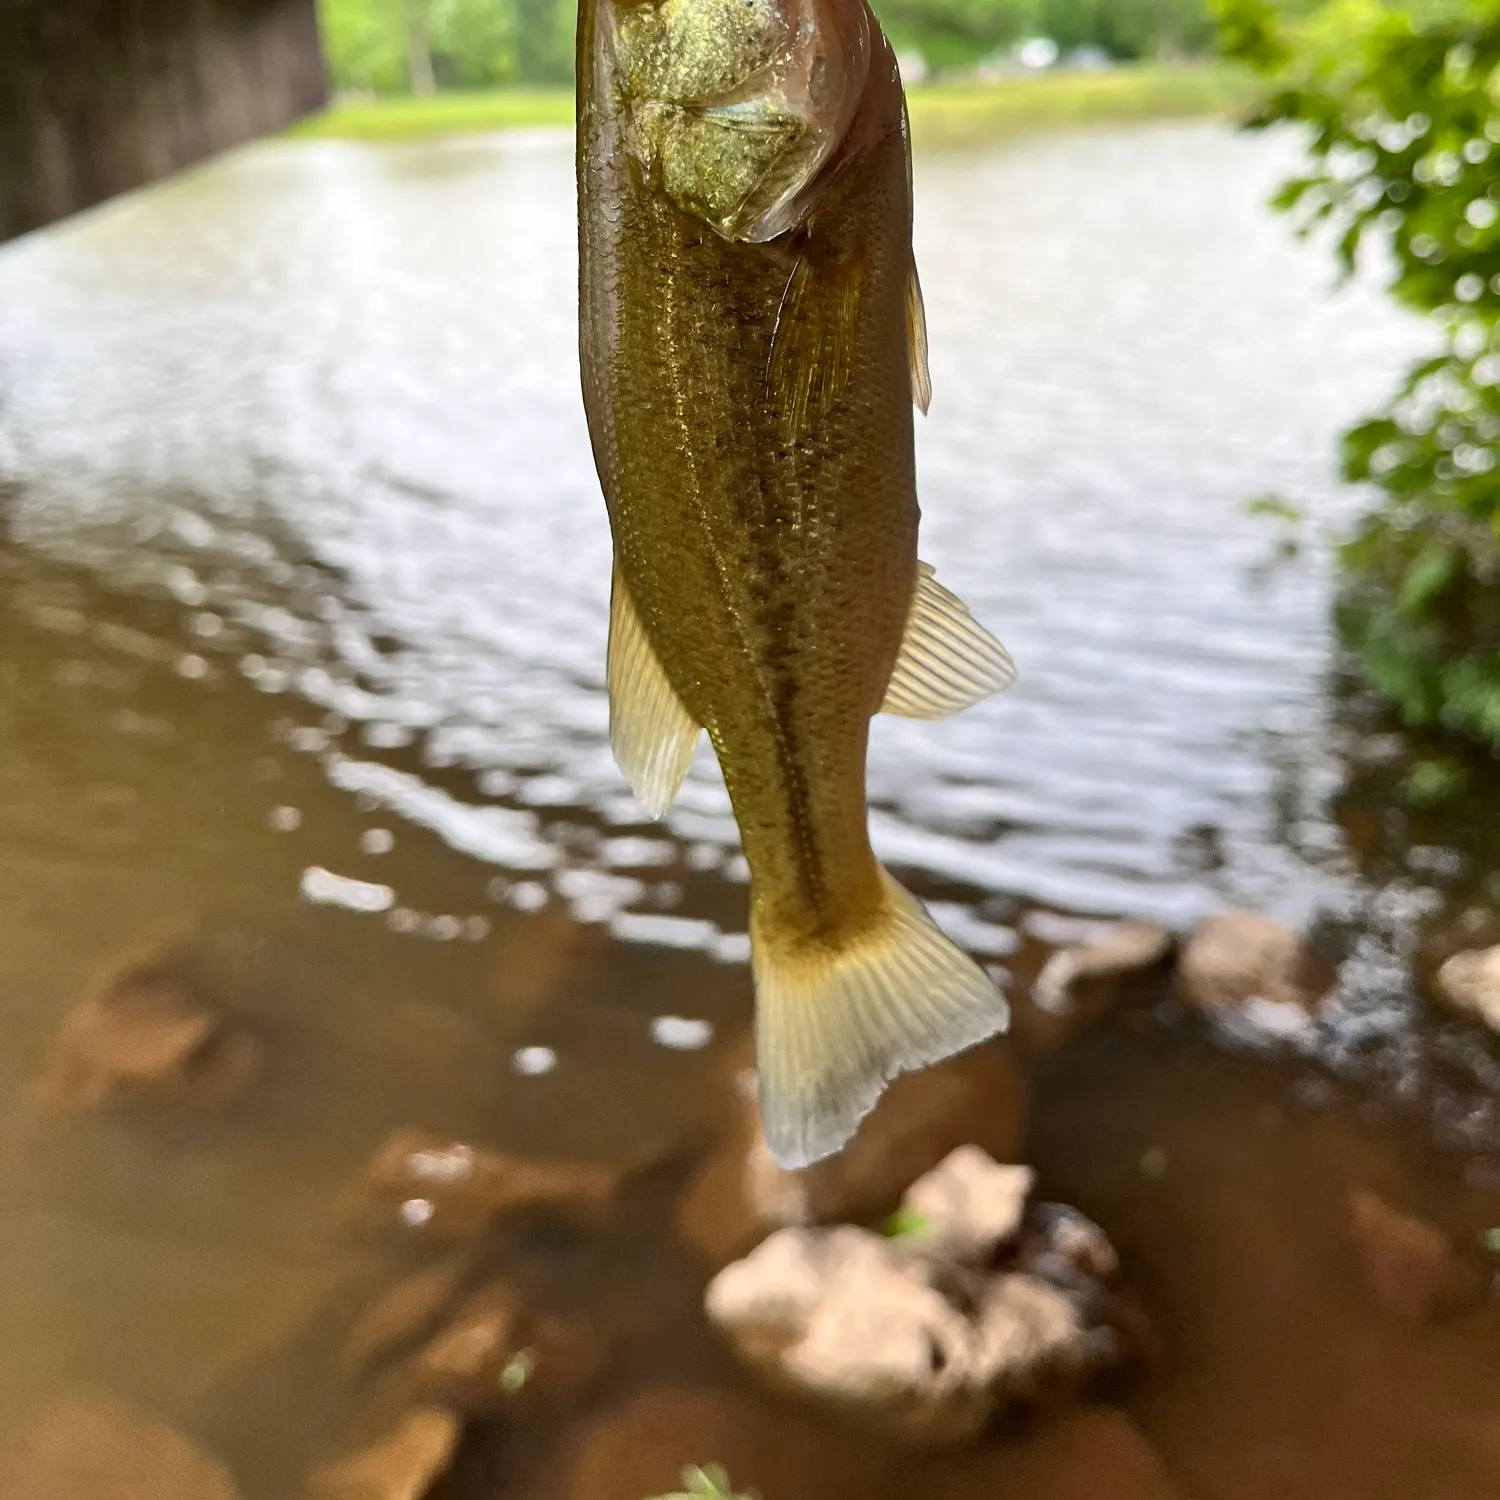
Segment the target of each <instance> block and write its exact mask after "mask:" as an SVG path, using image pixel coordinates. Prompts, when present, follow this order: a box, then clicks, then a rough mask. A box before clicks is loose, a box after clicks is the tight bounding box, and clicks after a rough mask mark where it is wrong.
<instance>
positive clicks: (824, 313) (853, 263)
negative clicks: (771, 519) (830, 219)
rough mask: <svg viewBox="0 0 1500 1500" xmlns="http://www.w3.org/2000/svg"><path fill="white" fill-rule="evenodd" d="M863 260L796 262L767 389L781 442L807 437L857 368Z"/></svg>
mask: <svg viewBox="0 0 1500 1500" xmlns="http://www.w3.org/2000/svg"><path fill="white" fill-rule="evenodd" d="M864 271H865V263H864V260H863V259H862V258H861V257H860V256H858V255H852V256H847V257H845V258H844V259H842V260H831V259H822V258H819V259H814V258H813V257H812V256H810V255H808V254H807V253H806V252H804V253H803V254H801V255H799V256H798V257H797V260H796V263H795V264H794V265H793V266H792V273H791V275H790V276H789V277H788V278H787V284H786V291H785V292H783V293H782V297H781V307H780V310H779V311H778V312H777V314H776V331H775V334H774V335H773V337H772V340H771V357H770V362H769V364H768V366H767V369H766V385H767V389H768V394H769V396H770V399H771V403H772V405H773V406H774V407H775V408H776V409H777V410H778V411H779V412H780V414H781V439H782V441H783V442H784V443H786V444H788V445H791V444H793V443H795V442H796V441H797V440H798V439H799V438H801V437H803V436H805V435H806V434H807V433H808V432H809V431H810V430H811V429H812V428H813V427H815V426H816V425H817V423H818V422H820V421H821V420H822V419H823V418H824V417H825V416H827V414H828V411H829V409H830V408H831V407H832V406H833V404H834V402H835V401H837V400H838V398H839V397H840V396H841V395H842V394H843V391H844V388H845V387H846V386H847V385H848V383H849V375H850V373H851V371H852V370H853V368H854V345H855V341H856V339H857V338H858V335H859V302H860V292H861V289H862V286H863V283H864Z"/></svg>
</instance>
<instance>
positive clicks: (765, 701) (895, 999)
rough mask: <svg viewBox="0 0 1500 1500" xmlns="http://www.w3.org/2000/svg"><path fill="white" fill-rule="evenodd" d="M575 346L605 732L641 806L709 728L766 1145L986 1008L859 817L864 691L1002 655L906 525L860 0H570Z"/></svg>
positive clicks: (883, 228) (869, 1091)
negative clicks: (734, 851) (603, 667)
mask: <svg viewBox="0 0 1500 1500" xmlns="http://www.w3.org/2000/svg"><path fill="white" fill-rule="evenodd" d="M578 24H579V29H578V189H579V248H580V353H581V357H582V370H583V389H584V404H585V407H586V409H587V413H588V422H589V431H590V435H591V438H592V442H593V449H594V459H595V463H596V465H597V467H598V470H599V478H600V482H601V485H602V487H603V490H604V497H605V502H606V505H607V507H608V511H609V520H610V526H611V530H612V533H613V538H614V551H615V570H614V580H613V592H612V602H611V618H610V640H609V662H608V680H609V692H610V738H611V742H612V744H613V747H614V752H615V756H616V759H617V760H618V762H619V765H620V768H621V770H622V771H623V772H624V774H625V776H626V778H627V779H628V780H629V782H630V783H631V785H632V786H633V787H634V789H635V791H636V793H637V794H638V795H639V797H640V798H641V800H642V801H643V802H644V803H645V805H646V806H647V807H648V808H649V809H650V810H651V811H652V813H653V814H655V815H657V816H660V815H661V814H662V813H664V812H665V811H666V809H667V808H668V807H669V806H670V804H671V802H672V799H673V798H674V797H675V795H676V793H677V790H678V788H679V786H680V785H681V783H682V780H683V778H684V776H685V775H686V774H687V769H688V765H689V762H690V761H691V760H692V757H693V754H694V750H695V747H696V745H697V743H698V738H699V734H700V731H701V730H704V729H706V730H707V732H708V735H709V738H710V740H711V742H712V744H713V747H714V749H715V751H716V752H717V753H718V757H719V764H720V766H721V768H722V770H723V773H724V780H725V782H726V784H727V786H728V789H729V795H730V798H731V801H732V802H733V805H734V812H735V817H736V819H737V821H738V823H739V829H740V835H741V839H742V842H743V845H744V851H745V858H746V860H747V861H748V863H749V866H750V936H751V948H752V966H753V972H754V978H755V990H756V1053H757V1069H758V1074H759V1080H760V1081H759V1088H760V1103H761V1115H762V1119H763V1122H764V1126H765V1133H766V1138H767V1141H768V1142H769V1144H770V1147H771V1150H772V1152H773V1153H774V1154H775V1156H776V1158H777V1160H778V1161H780V1162H781V1163H782V1164H783V1165H784V1166H788V1167H801V1166H805V1165H807V1164H809V1163H811V1162H813V1161H816V1160H818V1159H819V1158H821V1157H823V1156H827V1155H829V1154H830V1153H832V1152H834V1151H836V1150H838V1149H839V1148H840V1147H841V1146H842V1145H843V1144H844V1143H845V1142H846V1141H847V1140H848V1139H849V1137H850V1136H851V1135H852V1134H853V1133H854V1131H855V1129H856V1128H857V1126H858V1124H859V1122H860V1120H861V1119H862V1118H863V1117H864V1115H865V1114H867V1113H868V1112H869V1110H870V1109H871V1107H872V1106H873V1105H874V1103H875V1101H876V1099H877V1098H878V1097H879V1095H880V1092H881V1090H882V1089H883V1088H884V1086H885V1084H886V1083H887V1082H888V1081H889V1080H890V1079H891V1078H893V1077H895V1076H896V1075H897V1074H898V1073H901V1072H905V1071H907V1070H910V1069H913V1068H918V1067H922V1066H925V1065H927V1064H929V1063H933V1062H936V1061H938V1060H940V1059H942V1058H945V1057H948V1056H951V1055H952V1054H953V1053H955V1052H959V1051H961V1050H963V1049H965V1048H967V1047H970V1046H972V1045H974V1044H975V1043H977V1042H979V1041H981V1040H983V1039H984V1038H986V1037H988V1036H991V1035H993V1034H994V1033H995V1032H997V1031H1000V1030H1003V1029H1004V1027H1005V1024H1006V1019H1007V1014H1006V1009H1005V1004H1004V1001H1003V999H1002V998H1001V996H1000V995H999V993H998V992H997V990H996V989H995V986H994V985H993V984H992V983H991V981H990V979H989V978H988V976H987V975H986V974H985V973H984V971H983V970H982V969H980V968H979V967H978V965H976V964H975V963H974V962H973V961H972V960H971V959H970V958H969V957H968V956H967V955H965V954H964V953H963V952H961V951H960V950H959V949H958V948H957V947H956V946H954V945H953V944H952V943H951V942H949V940H948V939H947V938H946V937H944V936H943V935H942V933H941V932H939V930H938V929H937V927H936V926H935V924H934V923H933V921H932V919H931V918H930V917H929V915H928V914H927V912H926V911H925V910H924V909H923V908H922V906H921V905H920V904H919V903H918V902H917V901H916V899H915V898H914V897H912V896H911V895H910V894H908V893H907V892H906V891H905V890H903V889H902V888H901V886H899V885H898V884H897V883H896V882H895V881H894V880H893V879H892V878H891V877H890V876H889V875H888V874H887V873H886V872H885V870H884V869H882V867H881V866H880V864H879V863H878V862H877V860H876V858H875V855H874V852H873V851H872V849H871V847H870V837H869V829H868V813H867V809H866V802H865V756H866V748H867V744H868V740H869V730H870V720H871V718H872V716H873V715H874V714H875V713H877V712H878V711H880V710H882V709H884V710H885V711H886V712H888V713H896V714H903V715H907V716H910V717H916V718H939V717H942V716H944V715H946V714H949V713H953V712H956V711H957V710H959V709H961V708H964V707H966V706H968V705H969V704H971V703H974V702H976V701H978V700H979V699H980V698H982V697H985V696H986V695H987V694H989V693H991V692H993V691H995V690H997V689H999V688H1002V687H1004V686H1006V685H1007V684H1008V683H1009V682H1010V680H1011V679H1012V677H1013V676H1014V671H1013V668H1012V666H1011V663H1010V659H1009V657H1008V656H1007V655H1006V653H1005V651H1004V649H1003V648H1002V647H1001V646H1000V644H999V643H998V642H997V641H996V640H994V638H993V637H991V636H990V635H989V634H988V633H987V632H986V631H984V630H983V629H982V628H981V627H980V626H979V625H978V624H977V623H976V622H975V621H974V619H973V618H972V617H971V615H970V614H969V612H968V610H967V609H966V608H965V607H964V605H963V604H962V603H961V602H960V601H959V600H958V599H957V598H955V597H954V595H952V594H950V593H949V592H948V591H947V590H946V589H944V588H943V587H942V586H941V585H939V584H938V582H937V580H936V579H935V577H934V576H933V573H932V570H931V569H930V568H928V567H927V566H926V565H925V564H922V563H920V562H919V561H918V558H917V519H918V508H917V496H916V477H915V471H914V464H913V454H912V446H913V433H912V427H913V418H912V408H913V403H914V402H915V403H916V404H917V405H919V406H921V407H922V408H923V409H924V410H925V408H926V404H927V399H928V394H929V390H928V378H927V362H926V332H925V326H924V322H923V313H922V299H921V292H920V289H919V287H918V283H917V279H916V269H915V266H914V264H913V259H912V248H911V157H910V147H909V132H908V128H907V119H906V104H905V97H904V95H903V92H902V88H901V80H900V75H899V73H898V71H897V68H896V61H895V57H894V55H893V54H892V51H891V47H890V44H889V42H888V41H887V40H886V38H885V36H884V35H883V34H882V32H881V30H880V27H879V25H878V23H877V22H876V21H875V18H874V17H873V15H872V14H871V13H870V11H869V9H868V8H867V6H866V4H865V0H644V3H642V0H582V4H581V5H580V8H579V23H578Z"/></svg>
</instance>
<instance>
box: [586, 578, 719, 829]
mask: <svg viewBox="0 0 1500 1500" xmlns="http://www.w3.org/2000/svg"><path fill="white" fill-rule="evenodd" d="M607 677H608V681H609V743H610V747H611V748H612V749H613V750H614V752H615V763H616V764H617V765H618V766H619V768H620V771H621V772H622V774H623V775H624V777H625V779H626V781H628V782H629V783H630V787H631V790H632V791H633V792H634V793H635V794H636V796H637V797H639V798H640V799H641V801H642V802H643V803H644V804H645V806H646V810H647V811H648V812H649V813H650V814H651V816H652V817H653V818H660V817H662V816H663V815H664V814H665V813H666V811H667V809H668V808H669V807H671V805H672V802H673V799H674V798H675V797H676V796H677V793H678V790H679V789H680V788H681V786H682V782H683V778H684V777H686V775H687V773H688V767H689V766H690V765H692V763H693V752H694V751H695V750H696V749H697V748H698V735H699V733H700V726H699V725H698V724H697V723H696V722H695V721H694V719H693V716H692V715H691V714H690V713H689V712H688V711H687V709H686V708H684V707H683V704H682V699H681V698H679V697H678V696H677V692H676V690H675V689H674V688H673V686H672V684H671V682H670V681H669V680H668V678H667V673H666V669H665V668H664V667H663V666H662V664H661V660H660V658H659V657H658V656H657V654H656V651H655V649H654V648H653V647H652V645H651V642H650V641H649V640H648V639H647V637H646V631H645V627H644V626H643V625H642V624H641V619H640V616H639V615H638V614H637V613H636V609H635V604H634V602H633V601H632V599H631V597H630V590H629V589H628V588H627V587H626V584H625V578H624V575H623V574H622V573H621V572H620V565H619V563H618V562H617V563H616V564H615V574H614V583H613V585H612V588H611V592H610V601H609V666H608V669H607Z"/></svg>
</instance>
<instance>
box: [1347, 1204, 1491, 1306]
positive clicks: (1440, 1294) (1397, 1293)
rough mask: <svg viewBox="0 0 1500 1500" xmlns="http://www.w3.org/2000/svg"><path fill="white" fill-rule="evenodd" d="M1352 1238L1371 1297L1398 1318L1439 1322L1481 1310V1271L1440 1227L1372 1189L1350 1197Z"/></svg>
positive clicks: (1482, 1283)
mask: <svg viewBox="0 0 1500 1500" xmlns="http://www.w3.org/2000/svg"><path fill="white" fill-rule="evenodd" d="M1349 1234H1350V1238H1351V1240H1352V1241H1353V1244H1354V1249H1355V1253H1356V1254H1357V1255H1358V1257H1359V1263H1360V1269H1361V1270H1362V1271H1363V1272H1364V1277H1365V1282H1366V1285H1367V1286H1368V1287H1369V1289H1370V1292H1371V1294H1372V1295H1373V1296H1374V1298H1375V1301H1376V1302H1377V1303H1379V1305H1380V1306H1381V1307H1382V1308H1384V1309H1385V1311H1386V1312H1388V1313H1391V1314H1393V1315H1394V1316H1395V1317H1397V1318H1400V1319H1402V1320H1404V1321H1406V1322H1410V1323H1429V1322H1435V1321H1437V1320H1438V1319H1441V1318H1443V1317H1448V1316H1452V1315H1454V1314H1456V1313H1460V1312H1463V1311H1465V1310H1467V1309H1468V1308H1471V1307H1473V1306H1475V1305H1476V1304H1477V1303H1478V1301H1479V1300H1480V1298H1481V1297H1482V1296H1483V1294H1484V1278H1483V1275H1482V1273H1481V1271H1480V1269H1479V1267H1478V1266H1477V1265H1475V1264H1473V1263H1472V1262H1471V1261H1469V1260H1467V1259H1466V1258H1465V1257H1464V1256H1462V1255H1460V1254H1459V1252H1458V1251H1457V1250H1456V1249H1455V1248H1454V1246H1453V1243H1452V1241H1451V1240H1449V1238H1448V1236H1447V1235H1445V1234H1444V1233H1443V1231H1442V1230H1441V1229H1439V1228H1438V1227H1437V1225H1436V1224H1430V1223H1428V1221H1427V1220H1426V1219H1421V1218H1418V1217H1417V1216H1416V1215H1415V1214H1405V1213H1402V1212H1401V1211H1400V1210H1399V1209H1395V1208H1392V1207H1391V1205H1390V1204H1389V1203H1387V1202H1386V1201H1385V1200H1384V1199H1383V1198H1381V1197H1379V1196H1378V1195H1377V1194H1375V1193H1372V1192H1370V1191H1368V1190H1367V1189H1363V1188H1360V1189H1356V1190H1355V1191H1354V1192H1351V1193H1350V1194H1349Z"/></svg>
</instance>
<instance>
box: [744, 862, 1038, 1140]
mask: <svg viewBox="0 0 1500 1500" xmlns="http://www.w3.org/2000/svg"><path fill="white" fill-rule="evenodd" d="M880 877H881V901H880V904H879V906H878V907H877V908H876V910H875V912H874V913H873V914H872V915H870V916H867V917H865V918H863V919H862V920H861V921H860V922H859V923H858V924H857V925H851V927H850V929H849V931H848V932H847V933H846V934H835V935H834V936H833V937H831V938H821V939H819V940H817V941H802V942H800V943H797V942H793V943H788V942H787V941H786V940H785V939H784V938H779V937H778V935H777V934H776V933H775V932H774V931H772V930H769V923H765V922H755V921H752V924H751V926H752V932H751V937H752V945H753V964H754V969H755V991H756V994H755V1007H756V1060H757V1068H758V1070H759V1074H760V1105H761V1119H762V1122H763V1124H764V1127H765V1133H766V1141H767V1143H768V1144H769V1146H770V1148H771V1154H772V1155H773V1156H774V1157H775V1158H776V1160H777V1161H778V1162H779V1163H780V1164H781V1165H782V1166H783V1167H786V1168H788V1169H796V1168H800V1167H806V1166H810V1165H811V1164H812V1163H813V1162H815V1161H818V1160H819V1159H820V1158H822V1157H825V1156H830V1155H832V1154H833V1153H834V1152H836V1151H838V1150H839V1149H840V1148H842V1147H843V1146H844V1145H845V1144H846V1143H847V1142H848V1140H849V1139H850V1137H851V1136H852V1135H853V1134H854V1132H855V1130H856V1129H857V1128H858V1127H859V1123H860V1121H861V1120H862V1119H863V1118H864V1117H865V1116H866V1115H867V1114H868V1113H869V1112H870V1110H871V1109H872V1108H873V1107H874V1105H875V1101H876V1100H877V1099H878V1098H879V1097H880V1093H881V1090H882V1089H884V1087H885V1086H886V1084H887V1083H889V1082H890V1080H891V1079H893V1078H894V1077H896V1075H897V1074H898V1073H908V1072H911V1071H912V1070H914V1069H917V1068H923V1067H926V1066H928V1065H929V1064H931V1063H935V1062H941V1061H942V1060H943V1059H944V1058H946V1057H951V1056H953V1055H954V1053H957V1052H962V1051H964V1050H965V1049H966V1048H969V1047H972V1046H973V1045H974V1044H975V1043H977V1042H982V1041H983V1040H984V1039H985V1038H986V1037H990V1036H993V1035H995V1034H996V1033H997V1032H1001V1031H1004V1030H1005V1029H1006V1027H1007V1026H1008V1024H1009V1019H1010V1015H1009V1009H1008V1007H1007V1006H1006V1003H1005V1000H1004V998H1003V996H1002V995H1001V994H1000V992H999V990H998V989H997V988H996V987H995V984H994V982H993V981H992V980H991V979H990V977H989V976H988V975H987V974H986V973H985V972H984V970H983V969H981V968H980V967H979V965H978V964H976V963H975V962H974V961H973V959H971V958H970V957H969V956H968V955H967V954H966V953H964V952H963V951H962V950H961V949H959V948H958V947H957V946H955V945H954V944H953V943H952V942H950V941H949V939H948V938H946V937H945V936H944V935H943V934H942V932H940V931H939V930H938V927H937V924H936V923H935V922H934V921H933V920H932V918H931V917H930V916H929V915H928V914H927V911H926V910H925V909H924V908H923V906H922V905H921V903H920V902H919V901H917V899H916V898H915V897H914V896H912V895H910V894H909V893H908V892H907V891H905V890H903V889H902V887H901V886H900V885H898V884H897V883H896V881H895V880H893V879H892V878H891V876H890V875H889V874H887V872H886V871H885V870H881V872H880Z"/></svg>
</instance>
